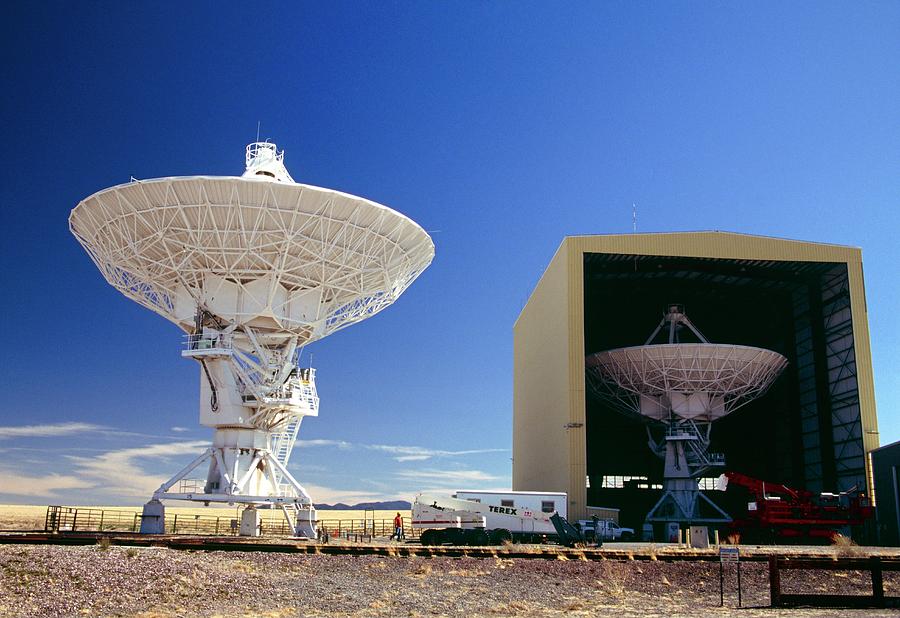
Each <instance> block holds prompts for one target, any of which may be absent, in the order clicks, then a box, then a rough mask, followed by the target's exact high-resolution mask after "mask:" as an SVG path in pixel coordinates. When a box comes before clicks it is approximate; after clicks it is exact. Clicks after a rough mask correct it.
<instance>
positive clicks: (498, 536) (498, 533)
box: [490, 528, 512, 545]
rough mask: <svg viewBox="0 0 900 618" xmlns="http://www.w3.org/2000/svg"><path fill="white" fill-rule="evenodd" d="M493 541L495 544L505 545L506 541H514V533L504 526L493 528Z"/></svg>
mask: <svg viewBox="0 0 900 618" xmlns="http://www.w3.org/2000/svg"><path fill="white" fill-rule="evenodd" d="M490 536H491V542H492V543H493V544H494V545H503V544H504V543H511V542H512V533H511V532H510V531H509V530H506V529H504V528H498V529H497V530H491V535H490Z"/></svg>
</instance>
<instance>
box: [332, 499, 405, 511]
mask: <svg viewBox="0 0 900 618" xmlns="http://www.w3.org/2000/svg"><path fill="white" fill-rule="evenodd" d="M315 507H316V508H317V509H319V510H320V511H365V510H375V511H408V510H409V509H410V508H412V504H411V503H409V502H407V501H406V500H388V501H386V502H360V503H359V504H353V505H350V504H344V503H343V502H338V503H337V504H316V505H315Z"/></svg>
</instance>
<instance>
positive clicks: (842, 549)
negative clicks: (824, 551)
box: [831, 534, 865, 558]
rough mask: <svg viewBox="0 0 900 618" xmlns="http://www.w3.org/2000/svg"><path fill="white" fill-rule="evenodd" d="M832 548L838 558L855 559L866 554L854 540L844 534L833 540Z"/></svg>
mask: <svg viewBox="0 0 900 618" xmlns="http://www.w3.org/2000/svg"><path fill="white" fill-rule="evenodd" d="M831 547H832V549H833V550H834V555H835V557H836V558H855V557H857V556H862V555H864V554H865V552H864V551H863V550H862V548H860V546H859V545H857V544H856V543H855V542H854V541H853V539H851V538H849V537H846V536H844V535H843V534H836V535H834V538H833V539H832V540H831Z"/></svg>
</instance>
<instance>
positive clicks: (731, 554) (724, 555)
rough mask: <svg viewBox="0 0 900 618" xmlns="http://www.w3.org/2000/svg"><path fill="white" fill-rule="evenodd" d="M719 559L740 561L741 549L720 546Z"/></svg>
mask: <svg viewBox="0 0 900 618" xmlns="http://www.w3.org/2000/svg"><path fill="white" fill-rule="evenodd" d="M719 560H721V561H722V562H739V561H740V550H739V549H738V548H737V547H720V548H719Z"/></svg>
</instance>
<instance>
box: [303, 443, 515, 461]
mask: <svg viewBox="0 0 900 618" xmlns="http://www.w3.org/2000/svg"><path fill="white" fill-rule="evenodd" d="M297 446H298V447H300V448H313V447H337V448H339V449H342V450H355V449H365V450H370V451H378V452H379V453H386V454H387V455H390V456H391V458H392V459H393V460H394V461H399V462H407V461H427V460H429V459H435V458H439V457H463V456H466V455H481V454H484V453H506V452H508V451H509V449H505V448H485V449H471V450H464V451H447V450H442V449H434V448H428V447H426V446H409V445H402V444H361V443H354V442H347V441H345V440H322V439H316V440H297Z"/></svg>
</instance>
